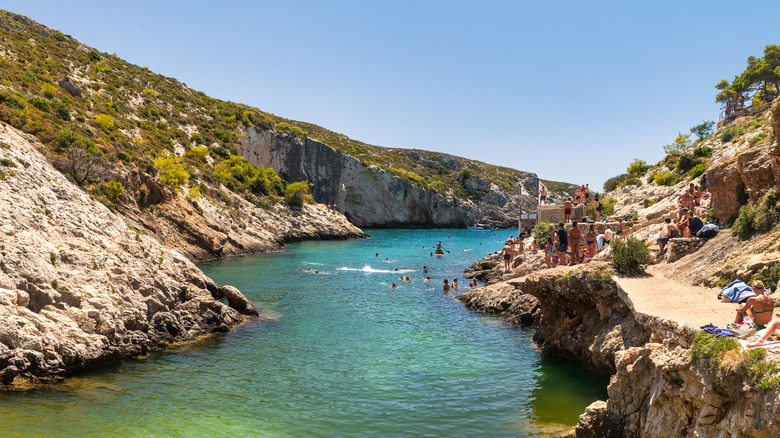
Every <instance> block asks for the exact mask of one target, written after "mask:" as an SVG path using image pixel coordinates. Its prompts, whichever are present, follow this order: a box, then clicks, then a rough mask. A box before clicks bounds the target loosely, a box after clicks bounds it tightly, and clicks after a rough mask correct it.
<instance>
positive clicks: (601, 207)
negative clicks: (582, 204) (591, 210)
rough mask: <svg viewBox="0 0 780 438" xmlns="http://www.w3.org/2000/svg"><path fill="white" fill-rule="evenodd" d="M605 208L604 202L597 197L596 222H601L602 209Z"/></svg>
mask: <svg viewBox="0 0 780 438" xmlns="http://www.w3.org/2000/svg"><path fill="white" fill-rule="evenodd" d="M603 209H604V204H602V203H601V201H599V200H598V199H596V222H601V211H602V210H603Z"/></svg>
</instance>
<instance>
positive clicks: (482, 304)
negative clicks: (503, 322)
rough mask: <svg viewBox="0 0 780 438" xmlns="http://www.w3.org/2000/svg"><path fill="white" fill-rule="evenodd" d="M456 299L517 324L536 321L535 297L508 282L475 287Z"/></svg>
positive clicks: (470, 306) (537, 308)
mask: <svg viewBox="0 0 780 438" xmlns="http://www.w3.org/2000/svg"><path fill="white" fill-rule="evenodd" d="M457 299H458V301H460V302H462V303H463V304H464V305H465V306H466V307H468V308H469V309H472V310H476V311H478V312H484V313H489V314H494V315H504V316H508V317H510V318H511V319H512V320H514V321H515V322H516V323H519V324H524V325H531V324H534V323H536V322H537V321H538V316H539V315H538V310H539V303H538V302H537V300H536V298H534V297H532V296H531V295H528V294H526V293H523V291H522V290H519V289H518V288H517V287H516V286H515V285H513V284H510V283H508V282H501V283H496V284H493V285H489V286H485V287H480V288H476V289H474V290H472V291H469V292H465V293H462V294H460V295H458V296H457Z"/></svg>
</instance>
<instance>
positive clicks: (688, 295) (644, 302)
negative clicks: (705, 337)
mask: <svg viewBox="0 0 780 438" xmlns="http://www.w3.org/2000/svg"><path fill="white" fill-rule="evenodd" d="M648 273H650V274H654V275H652V276H646V277H633V278H626V277H622V278H621V277H614V278H615V282H616V283H617V285H618V287H619V288H620V289H621V290H622V291H623V292H624V293H625V294H626V296H627V298H624V299H625V300H626V301H627V303H626V304H628V305H629V307H631V308H632V309H633V310H634V312H636V313H641V314H646V315H650V316H654V317H658V318H663V319H666V320H669V321H673V322H676V323H678V324H682V325H686V326H688V327H691V328H694V329H699V328H700V327H701V326H703V325H706V324H709V323H712V324H713V325H715V326H717V327H725V326H726V324H728V323H730V322H733V321H734V316H735V315H736V313H735V311H736V307H737V306H736V304H728V303H723V302H721V301H719V300H718V299H717V296H718V291H719V289H717V288H705V287H697V286H690V285H687V284H683V283H679V282H677V281H674V280H670V279H668V278H665V277H662V276H661V275H659V274H658V273H657V272H653V269H649V270H648Z"/></svg>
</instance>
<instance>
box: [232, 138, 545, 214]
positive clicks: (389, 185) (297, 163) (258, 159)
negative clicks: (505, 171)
mask: <svg viewBox="0 0 780 438" xmlns="http://www.w3.org/2000/svg"><path fill="white" fill-rule="evenodd" d="M239 139H240V140H241V144H240V146H239V153H240V154H241V155H242V156H243V157H244V158H245V159H246V160H247V161H249V162H250V163H252V164H254V165H259V166H263V167H270V168H272V169H274V170H275V171H276V172H277V173H278V174H280V175H282V176H283V177H285V178H286V179H289V180H292V181H308V182H312V183H313V186H314V187H313V189H312V195H313V197H314V199H315V200H316V201H317V202H320V203H323V204H328V205H332V204H335V205H336V209H337V210H338V211H340V212H343V213H344V214H345V215H346V217H347V218H348V219H349V220H350V222H352V223H353V224H355V225H357V226H358V227H415V226H424V227H433V226H445V227H454V226H458V227H463V226H469V225H472V224H473V223H475V222H478V221H480V220H482V219H483V218H484V219H490V220H491V221H492V223H494V224H495V225H498V226H507V227H515V226H517V219H518V217H517V216H518V211H519V210H524V211H533V210H534V209H535V207H536V198H535V197H534V196H533V195H527V194H526V195H524V194H522V192H521V190H520V187H518V190H517V193H511V194H509V193H506V192H504V191H503V190H501V189H500V188H498V187H496V188H495V189H493V188H492V187H491V188H490V193H489V195H490V196H488V197H484V196H483V198H484V199H481V200H480V201H478V202H474V201H472V200H470V199H466V198H458V197H456V196H454V195H451V194H449V195H441V194H438V193H436V192H433V191H431V190H428V189H427V188H423V187H420V186H417V185H414V184H412V183H410V182H409V181H406V180H405V179H403V178H400V177H398V176H395V175H392V174H390V173H387V172H385V171H384V170H381V169H379V168H378V167H376V166H371V165H366V164H364V163H362V162H360V161H359V160H357V159H356V158H353V157H351V156H349V155H345V154H341V153H339V152H337V151H336V150H335V149H333V148H331V147H330V146H328V145H326V144H324V143H321V142H319V141H316V140H313V139H310V138H305V139H300V138H297V137H292V136H289V135H287V134H279V133H277V132H275V131H271V130H268V129H264V128H262V127H260V126H255V127H252V128H249V129H248V130H246V131H244V130H241V129H239ZM403 154H404V155H406V156H407V157H410V158H414V159H418V160H420V162H421V163H422V164H423V165H426V166H429V167H439V166H444V167H446V168H448V169H450V170H451V171H456V170H460V169H461V168H463V167H464V163H462V162H461V161H460V160H459V159H458V158H457V157H453V156H450V155H446V154H440V155H439V156H438V159H437V161H433V160H428V159H424V158H423V157H422V156H421V155H420V154H419V153H418V152H416V151H404V152H403ZM528 175H529V176H528V178H526V180H524V181H522V182H521V183H520V184H521V185H522V186H523V187H524V188H525V191H526V192H528V193H535V192H536V187H537V186H538V179H537V178H536V176H535V175H533V174H528ZM482 185H483V183H480V182H478V181H473V182H472V183H471V187H472V189H473V190H481V189H479V188H478V187H481V186H482ZM475 193H476V191H475Z"/></svg>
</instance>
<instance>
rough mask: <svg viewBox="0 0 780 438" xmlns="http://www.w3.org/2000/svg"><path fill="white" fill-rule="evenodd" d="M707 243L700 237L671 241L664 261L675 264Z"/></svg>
mask: <svg viewBox="0 0 780 438" xmlns="http://www.w3.org/2000/svg"><path fill="white" fill-rule="evenodd" d="M705 243H706V241H705V240H704V239H700V238H698V237H688V238H682V237H680V238H676V239H669V243H668V244H667V246H666V255H665V256H664V260H666V261H667V262H669V263H672V262H675V261H677V260H679V259H680V258H682V257H684V256H686V255H688V254H692V253H694V252H696V251H698V250H699V248H701V247H702V246H704V244H705Z"/></svg>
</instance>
